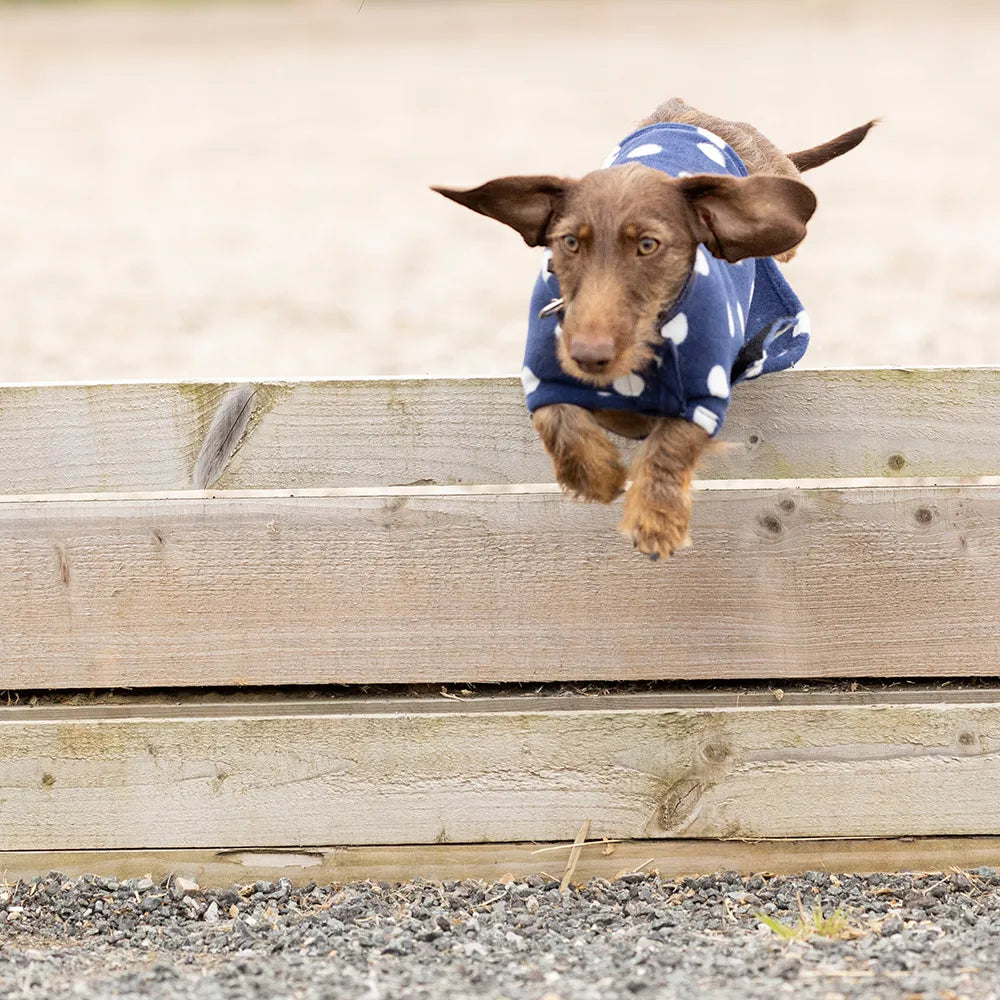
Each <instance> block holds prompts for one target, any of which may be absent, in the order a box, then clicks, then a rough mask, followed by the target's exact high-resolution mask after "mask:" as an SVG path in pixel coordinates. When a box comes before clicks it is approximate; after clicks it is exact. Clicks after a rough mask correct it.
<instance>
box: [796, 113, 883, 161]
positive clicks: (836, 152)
mask: <svg viewBox="0 0 1000 1000" xmlns="http://www.w3.org/2000/svg"><path fill="white" fill-rule="evenodd" d="M878 121H879V120H878V118H875V119H873V120H872V121H870V122H868V124H867V125H859V126H858V127H857V128H852V129H851V131H850V132H845V133H844V134H843V135H838V136H837V138H836V139H831V140H830V141H829V142H824V143H823V145H822V146H813V147H812V149H800V150H799V151H798V152H797V153H789V154H788V159H790V160H791V161H792V163H794V164H795V166H796V167H798V169H799V170H812V169H813V167H821V166H823V164H824V163H827V162H828V161H829V160H832V159H834V158H835V157H837V156H843V155H844V153H849V152H850V151H851V150H852V149H854V147H855V146H858V145H860V144H861V141H862V140H863V139H864V137H865V136H866V135H868V133H869V131H870V130H871V128H872V127H873V126H874V125H877V124H878Z"/></svg>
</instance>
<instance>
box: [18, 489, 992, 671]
mask: <svg viewBox="0 0 1000 1000" xmlns="http://www.w3.org/2000/svg"><path fill="white" fill-rule="evenodd" d="M619 513H620V511H619V510H618V509H616V508H615V507H612V508H605V507H599V506H593V505H579V504H574V503H571V502H570V501H567V500H564V499H563V498H562V497H560V496H558V495H553V494H551V493H537V494H536V493H527V494H524V495H518V494H499V495H494V494H477V495H474V496H438V495H434V494H433V492H432V491H429V492H427V493H426V494H420V493H419V492H417V493H412V492H411V494H410V495H409V496H405V497H400V496H391V497H382V498H379V497H350V496H347V497H344V496H340V497H329V498H323V497H312V498H290V497H277V498H262V499H256V500H255V499H252V498H243V499H239V500H230V499H226V498H224V497H220V498H216V499H195V498H191V499H183V500H179V499H178V500H127V499H126V500H114V501H109V500H101V499H94V500H91V501H61V500H58V501H46V502H37V503H31V502H23V503H20V502H19V503H15V502H8V503H3V504H0V592H2V593H3V594H4V606H3V611H4V626H5V627H4V629H3V631H2V632H0V690H2V689H30V688H53V689H64V688H107V687H122V686H125V687H159V686H173V687H196V686H203V685H210V686H211V685H216V686H218V685H222V686H233V685H237V686H239V685H248V684H254V685H275V684H371V683H389V684H421V683H452V682H482V683H485V682H513V681H566V680H588V679H589V680H606V681H625V680H638V679H678V678H690V679H708V680H718V679H723V678H779V677H782V678H789V677H790V678H794V677H798V678H810V677H813V678H814V677H852V676H853V677H879V676H883V677H884V676H925V677H936V676H982V675H987V676H988V675H994V674H996V672H997V671H996V664H997V662H998V658H1000V620H998V618H997V615H996V609H997V608H998V607H1000V487H996V486H983V487H949V488H926V487H925V488H895V487H894V488H883V489H858V490H843V489H834V488H829V489H824V488H816V489H808V490H796V489H789V488H785V487H780V488H777V487H776V488H774V489H744V490H740V489H735V490H723V489H719V490H710V491H705V492H703V493H701V494H700V495H698V497H697V501H696V503H695V514H694V528H693V536H694V542H695V546H694V548H693V549H692V550H690V551H686V552H684V553H682V554H680V555H679V556H678V557H677V558H675V559H674V560H671V561H670V562H669V563H656V564H653V563H650V562H649V561H648V560H645V559H643V558H641V557H638V556H637V555H636V554H635V553H633V552H632V550H631V548H630V547H629V546H628V545H627V543H626V542H624V540H623V539H622V538H621V537H620V536H619V535H618V534H617V531H616V524H617V520H618V517H619Z"/></svg>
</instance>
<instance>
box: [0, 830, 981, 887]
mask: <svg viewBox="0 0 1000 1000" xmlns="http://www.w3.org/2000/svg"><path fill="white" fill-rule="evenodd" d="M548 846H550V845H542V844H524V843H521V844H431V845H405V846H393V847H333V848H331V847H316V848H297V849H296V848H292V849H290V850H287V851H281V850H267V851H261V850H258V851H252V850H247V851H198V850H175V851H6V852H0V881H2V880H4V879H5V880H7V881H8V882H15V881H16V880H17V879H23V880H28V879H32V878H41V877H44V876H46V875H48V874H49V872H53V871H55V872H59V873H60V874H62V875H66V876H69V877H71V878H72V877H76V876H80V875H97V876H102V877H115V878H118V879H127V878H143V877H145V876H149V877H150V878H153V879H155V880H156V881H161V880H163V879H165V878H167V877H168V876H171V875H178V876H181V877H183V878H188V879H193V880H194V881H196V882H197V883H198V885H199V886H200V887H201V888H202V889H218V888H226V887H228V886H230V885H234V884H243V883H249V882H256V881H257V880H258V879H266V880H268V881H275V880H277V879H279V878H287V879H288V880H289V881H290V882H291V883H292V884H293V885H304V884H306V883H308V882H317V883H319V884H321V885H322V884H325V883H335V884H336V883H342V882H356V881H362V880H366V879H372V880H376V881H384V882H390V883H395V882H409V881H412V880H414V879H418V878H419V879H424V880H427V881H433V882H444V881H446V880H449V879H463V878H474V879H481V880H483V881H487V882H493V881H498V880H500V879H502V878H505V877H509V876H513V877H514V878H518V879H520V878H525V877H527V876H528V875H549V876H552V877H553V878H554V877H555V876H553V872H558V871H559V870H560V869H561V867H562V865H563V864H564V854H565V851H563V852H545V853H541V854H538V853H535V852H537V851H538V850H539V848H545V847H548ZM605 852H607V853H605ZM980 865H986V866H988V867H991V868H1000V838H997V837H916V838H912V837H911V838H906V839H902V840H900V839H897V840H884V839H883V840H791V841H789V840H762V841H756V842H753V843H742V842H740V841H731V840H726V841H717V840H642V841H631V842H625V843H620V844H610V845H607V846H606V847H605V846H602V845H600V844H597V845H594V846H588V847H585V848H584V849H583V851H582V853H581V856H580V860H579V862H578V863H577V866H576V872H575V874H574V878H573V883H574V884H580V883H582V882H585V881H587V880H589V879H592V878H604V879H613V878H615V877H617V876H620V875H622V874H626V873H628V872H631V871H634V870H636V869H639V868H640V867H641V870H642V871H644V872H659V874H660V875H662V876H663V877H664V878H680V877H683V876H685V875H706V874H712V873H715V872H723V871H735V872H739V873H740V874H741V875H751V874H755V873H770V874H774V875H797V874H801V873H802V872H807V871H828V872H835V873H855V874H868V873H869V872H903V871H911V872H948V871H951V870H952V869H953V868H978V867H979V866H980Z"/></svg>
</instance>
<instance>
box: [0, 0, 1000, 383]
mask: <svg viewBox="0 0 1000 1000" xmlns="http://www.w3.org/2000/svg"><path fill="white" fill-rule="evenodd" d="M998 48H1000V6H998V5H995V4H989V3H985V2H983V3H970V2H961V0H957V2H951V3H948V4H946V5H945V4H937V3H934V4H930V3H919V2H907V3H897V2H894V0H893V2H877V3H876V2H871V0H868V2H836V3H835V2H805V0H803V2H792V0H787V2H786V0H761V2H753V0H661V2H645V3H643V2H637V0H616V2H608V3H580V2H572V0H547V2H546V0H534V2H529V3H514V2H503V3H500V2H494V3H487V2H482V0H478V2H444V0H442V2H436V3H420V2H408V3H407V2H380V0H367V2H366V3H365V4H364V6H363V7H362V8H361V9H360V10H359V5H358V2H357V0H345V2H328V3H323V4H316V3H311V4H309V3H256V4H251V5H244V4H242V3H233V4H224V5H201V4H185V5H180V6H172V5H166V6H149V7H142V6H134V7H132V6H104V5H97V6H93V5H85V6H63V5H56V6H33V5H28V6H21V5H18V6H0V94H3V99H2V101H0V135H2V136H3V146H4V152H3V155H2V156H0V248H2V252H0V381H37V380H61V379H68V380H79V379H98V380H104V379H134V378H156V379H161V378H162V379H191V378H197V379H203V378H232V377H265V376H266V377H285V376H289V377H291V376H298V377H317V378H318V377H332V376H346V375H382V374H428V373H429V374H436V375H437V374H441V375H443V374H506V373H511V372H514V371H516V370H517V369H518V368H519V367H520V361H521V350H522V338H523V325H524V317H525V314H526V307H527V297H528V292H529V289H530V284H531V281H532V279H533V275H534V273H535V269H536V267H537V266H538V254H539V251H538V250H529V249H527V248H526V247H525V246H524V245H523V244H522V243H521V242H520V240H519V239H518V237H517V236H516V235H515V234H513V233H512V232H511V231H509V230H507V229H506V228H504V227H502V226H500V225H498V224H496V223H494V222H491V221H489V220H486V219H482V218H480V217H477V216H474V215H472V214H471V213H468V212H465V211H463V210H461V209H459V208H458V207H457V206H454V205H452V204H450V203H448V202H446V201H445V200H444V199H442V198H440V197H438V196H437V195H434V194H432V193H431V192H429V191H428V190H427V188H428V185H430V184H433V183H439V184H454V185H470V186H471V185H473V184H477V183H480V182H481V181H484V180H486V179H488V178H490V177H493V176H497V175H501V174H505V173H515V172H524V173H532V172H545V173H565V174H569V175H574V174H581V173H584V172H586V171H587V170H590V169H593V168H594V167H595V166H596V165H597V164H598V163H599V162H600V160H601V159H602V157H603V155H604V153H605V152H606V150H607V148H608V147H609V146H611V145H613V143H614V141H615V140H616V139H617V138H619V137H620V135H622V134H623V133H624V132H626V131H627V130H628V129H629V128H630V126H631V125H632V123H633V122H635V121H636V120H638V119H639V118H641V117H642V116H643V115H644V114H645V113H647V112H648V111H649V110H650V109H651V108H652V107H653V106H655V105H656V104H657V103H658V102H659V101H660V100H661V99H663V98H666V97H668V96H671V95H674V94H678V95H681V96H683V97H685V98H686V99H688V100H689V101H691V102H692V103H693V104H696V105H698V106H701V107H704V108H706V109H708V110H711V111H713V112H715V113H717V114H720V115H723V116H726V117H732V118H744V119H748V120H750V121H753V122H754V123H755V124H757V125H758V126H759V127H760V128H761V129H762V130H763V131H764V132H765V133H766V134H768V135H769V136H770V137H771V138H773V139H774V140H775V141H776V142H777V143H778V144H779V145H781V146H783V147H784V148H786V149H797V148H802V147H804V146H809V145H812V144H814V143H816V142H819V141H822V140H825V139H827V138H829V137H830V136H832V135H834V134H836V133H838V132H840V131H843V130H845V129H847V128H849V127H851V126H854V125H856V124H859V123H861V122H863V121H866V120H867V119H869V118H870V117H872V116H876V115H881V116H883V117H884V123H883V124H882V125H881V126H880V127H879V128H878V129H877V130H876V132H874V133H873V134H872V135H871V137H870V138H869V140H868V141H867V142H866V143H865V144H864V145H863V146H862V147H861V148H859V149H858V150H856V151H855V152H853V153H851V154H850V155H848V156H846V157H845V158H843V159H842V160H839V161H836V162H834V163H831V164H829V165H827V166H825V167H823V168H821V169H819V170H817V171H816V172H815V173H812V174H810V175H809V181H810V183H811V184H812V185H813V186H814V188H815V190H816V192H817V194H818V196H819V201H820V207H819V210H818V213H817V215H816V218H815V221H814V222H813V224H812V226H811V229H810V234H809V237H808V239H807V241H806V243H805V244H804V246H803V248H802V250H801V251H800V253H799V256H798V258H797V259H796V260H795V261H793V262H792V263H791V264H789V265H788V268H787V274H788V276H789V278H790V280H791V281H792V283H793V285H794V287H795V288H796V290H797V291H798V293H799V295H800V297H801V298H802V299H803V301H804V302H805V303H806V306H807V308H808V309H809V312H810V314H811V316H812V321H813V329H814V339H813V344H812V346H811V348H810V352H809V354H808V355H807V363H808V365H809V366H811V367H821V366H829V365H872V364H878V365H881V364H900V365H918V364H991V363H993V364H995V363H998V362H1000V281H998V275H1000V184H998V183H997V181H996V179H995V178H996V163H997V161H998V159H1000V156H998V154H1000V129H997V128H996V127H995V126H996V111H997V107H998V98H997V93H998V92H1000V59H997V57H996V52H997V51H998Z"/></svg>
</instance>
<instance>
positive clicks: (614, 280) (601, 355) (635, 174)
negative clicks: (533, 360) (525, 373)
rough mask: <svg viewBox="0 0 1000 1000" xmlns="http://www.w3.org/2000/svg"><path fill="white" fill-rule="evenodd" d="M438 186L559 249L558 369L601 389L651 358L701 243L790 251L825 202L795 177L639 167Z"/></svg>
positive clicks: (726, 249)
mask: <svg viewBox="0 0 1000 1000" xmlns="http://www.w3.org/2000/svg"><path fill="white" fill-rule="evenodd" d="M434 190H435V191H438V192H440V193H441V194H443V195H445V196H446V197H448V198H451V199H452V200H453V201H457V202H458V203H459V204H462V205H465V206H466V207H467V208H471V209H472V210H473V211H476V212H479V213H481V214H482V215H487V216H490V217H491V218H494V219H498V220H499V221H500V222H503V223H505V224H506V225H508V226H511V227H512V228H513V229H516V230H517V231H518V232H519V233H520V234H521V236H522V237H523V238H524V240H525V242H526V243H527V244H528V245H529V246H540V245H543V244H544V245H546V246H548V247H549V248H550V249H551V251H552V270H553V271H554V273H555V275H556V277H557V278H558V279H559V287H560V291H561V294H562V299H563V318H562V334H561V336H560V339H559V362H560V364H561V365H562V367H563V369H564V370H565V371H566V372H567V374H569V375H572V376H574V377H576V378H579V379H582V380H583V381H585V382H589V383H591V384H593V385H598V386H606V385H609V384H610V383H611V382H613V381H614V380H615V379H616V378H618V377H619V376H620V375H627V374H628V373H629V372H631V371H635V370H637V369H641V368H642V367H644V366H645V365H646V364H647V363H648V362H649V360H650V358H651V356H652V346H653V344H654V343H655V342H656V341H657V339H658V338H659V330H658V329H657V318H658V317H659V316H660V314H661V312H662V311H663V310H664V309H665V308H669V307H670V306H671V305H672V304H673V303H674V302H675V301H676V300H677V298H678V296H679V295H680V293H681V291H682V290H683V288H684V286H685V284H686V282H687V280H688V277H689V276H690V274H691V269H692V267H693V265H694V259H695V251H696V250H697V247H698V244H699V243H704V244H705V246H706V247H707V248H708V249H709V251H710V252H711V253H712V254H714V255H715V256H716V257H721V258H723V259H725V260H728V261H730V262H734V261H737V260H742V259H744V258H746V257H765V256H771V255H773V254H777V253H782V252H784V251H786V250H788V249H790V248H791V247H793V246H795V245H796V244H797V243H799V241H800V240H801V239H802V238H803V237H804V236H805V224H806V222H807V221H808V219H809V217H810V216H811V215H812V213H813V211H814V210H815V207H816V199H815V196H814V195H813V193H812V192H811V191H810V190H809V188H807V187H806V186H805V185H804V184H802V183H800V182H799V181H795V180H791V179H789V178H786V177H770V176H762V175H754V176H752V177H745V178H737V177H729V176H720V175H716V174H703V175H697V176H694V177H684V178H676V179H675V178H672V177H669V176H668V175H666V174H664V173H662V172H661V171H659V170H654V169H652V168H651V167H647V166H643V165H641V164H629V165H627V166H620V167H611V168H609V169H607V170H598V171H595V172H594V173H591V174H587V175H586V176H585V177H583V178H582V179H581V180H568V179H565V178H558V177H503V178H500V179H498V180H495V181H490V182H488V183H487V184H484V185H482V186H481V187H478V188H474V189H472V190H469V191H457V190H451V189H444V188H435V189H434Z"/></svg>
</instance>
